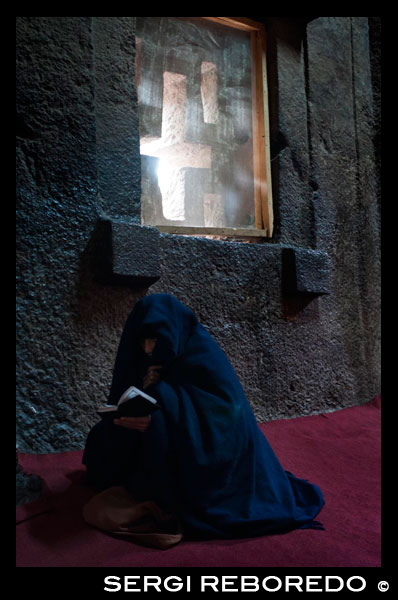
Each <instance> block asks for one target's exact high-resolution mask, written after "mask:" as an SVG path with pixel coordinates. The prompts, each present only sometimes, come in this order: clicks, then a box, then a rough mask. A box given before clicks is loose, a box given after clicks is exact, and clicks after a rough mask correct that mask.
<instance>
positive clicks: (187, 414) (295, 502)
mask: <svg viewBox="0 0 398 600" xmlns="http://www.w3.org/2000/svg"><path fill="white" fill-rule="evenodd" d="M145 335H156V337H157V339H158V341H157V344H156V347H155V350H154V352H153V357H152V362H153V364H161V365H162V372H161V380H160V382H159V383H157V384H152V385H151V386H149V387H147V388H146V390H145V391H146V392H147V393H148V394H150V395H152V396H154V397H155V398H156V399H157V400H158V402H159V403H160V406H161V408H160V410H158V411H156V412H154V413H153V414H152V418H151V423H150V426H149V428H148V429H147V431H146V432H145V433H141V432H137V431H132V430H126V429H124V428H122V427H120V426H117V425H114V424H113V422H112V421H111V420H109V419H103V420H102V421H101V422H99V423H98V424H97V425H95V426H94V428H93V429H92V430H91V432H90V433H89V436H88V439H87V443H86V448H85V452H84V457H83V462H84V464H85V465H86V467H87V476H88V481H89V482H90V483H91V484H93V485H95V486H96V487H97V488H98V489H104V488H106V487H110V486H112V485H124V486H125V488H126V489H127V490H128V491H129V492H130V493H131V494H132V495H133V496H134V497H135V498H136V499H138V500H147V499H150V500H154V501H155V502H157V503H158V504H159V506H161V507H162V508H164V509H165V510H167V511H169V512H172V513H173V514H176V515H177V516H178V517H179V518H180V521H181V523H182V526H183V531H184V533H185V535H188V536H189V535H193V536H195V537H197V536H200V537H207V538H209V537H210V538H211V537H217V538H238V537H252V536H261V535H265V534H271V533H279V532H285V531H289V530H291V529H295V528H300V527H302V528H306V527H310V528H322V526H321V525H320V523H318V522H317V521H314V518H315V517H316V516H317V514H318V513H319V511H320V510H321V508H322V506H323V504H324V500H323V496H322V492H321V490H320V489H319V487H318V486H316V485H314V484H311V483H309V482H308V481H306V480H303V479H298V478H296V477H295V476H294V475H293V474H292V473H289V472H287V471H285V470H284V469H283V468H282V466H281V464H280V463H279V461H278V459H277V457H276V456H275V454H274V452H273V450H272V448H271V446H270V445H269V443H268V441H267V439H266V437H265V436H264V434H263V433H262V431H261V430H260V428H259V427H258V425H257V422H256V419H255V417H254V414H253V412H252V409H251V406H250V404H249V402H248V400H247V399H246V397H245V394H244V391H243V388H242V386H241V384H240V382H239V380H238V378H237V376H236V374H235V372H234V370H233V368H232V365H231V364H230V362H229V360H228V358H227V356H226V354H225V353H224V352H223V350H222V349H221V348H220V347H219V346H218V344H217V343H216V342H215V340H214V339H213V338H212V336H211V335H210V334H209V333H208V331H207V330H206V329H205V328H204V327H203V326H202V325H201V324H200V323H199V321H198V319H197V317H196V316H195V315H194V313H193V312H192V311H191V310H189V309H188V308H187V307H186V306H184V305H183V304H181V302H179V301H178V300H177V299H176V298H174V297H173V296H171V295H169V294H152V295H149V296H146V297H145V298H143V299H141V300H140V301H139V302H138V303H137V304H136V306H135V307H134V309H133V311H132V313H131V314H130V316H129V318H128V320H127V323H126V325H125V328H124V331H123V334H122V337H121V340H120V345H119V349H118V353H117V357H116V362H115V368H114V373H113V380H112V385H111V390H110V396H109V400H108V401H109V403H113V404H116V403H117V401H118V399H119V398H120V396H121V394H122V393H123V392H124V391H125V390H126V389H127V388H128V387H129V386H130V385H137V384H138V383H141V382H142V364H143V363H142V359H143V355H142V350H141V347H140V343H139V341H140V339H142V337H145ZM137 387H138V386H137ZM298 450H299V449H298Z"/></svg>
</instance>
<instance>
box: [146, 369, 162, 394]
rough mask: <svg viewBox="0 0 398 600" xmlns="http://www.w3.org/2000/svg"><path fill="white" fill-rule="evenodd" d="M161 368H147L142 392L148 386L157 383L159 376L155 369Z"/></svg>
mask: <svg viewBox="0 0 398 600" xmlns="http://www.w3.org/2000/svg"><path fill="white" fill-rule="evenodd" d="M161 368H162V365H152V366H151V367H148V369H147V372H146V375H145V376H144V381H143V384H142V387H143V388H144V390H145V388H147V387H148V385H152V384H153V383H158V382H159V381H160V374H159V373H157V369H161Z"/></svg>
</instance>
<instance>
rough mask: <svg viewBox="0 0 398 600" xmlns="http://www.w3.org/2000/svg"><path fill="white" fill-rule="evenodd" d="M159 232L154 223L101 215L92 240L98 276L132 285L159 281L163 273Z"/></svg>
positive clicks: (146, 285)
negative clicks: (152, 225)
mask: <svg viewBox="0 0 398 600" xmlns="http://www.w3.org/2000/svg"><path fill="white" fill-rule="evenodd" d="M159 236H160V234H159V231H158V230H157V229H155V228H154V227H148V226H146V225H139V224H137V223H132V222H129V221H127V220H122V219H111V218H107V217H101V218H99V219H98V220H97V223H96V226H95V229H94V232H93V234H92V237H91V240H90V247H91V252H90V254H91V259H92V267H93V270H94V275H95V278H96V280H97V281H99V282H100V283H106V284H114V285H126V286H132V287H149V286H150V285H152V284H153V283H155V282H156V281H157V280H158V279H159V278H160V276H161V271H160V260H159Z"/></svg>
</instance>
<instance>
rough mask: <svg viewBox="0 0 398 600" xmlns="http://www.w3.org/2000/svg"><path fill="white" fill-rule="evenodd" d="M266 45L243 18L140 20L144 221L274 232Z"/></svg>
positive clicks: (173, 228)
mask: <svg viewBox="0 0 398 600" xmlns="http://www.w3.org/2000/svg"><path fill="white" fill-rule="evenodd" d="M264 48H265V43H264V29H263V26H262V25H261V24H259V23H255V22H253V21H249V20H248V19H246V18H244V17H137V38H136V81H137V92H138V101H139V118H140V151H141V156H142V221H143V223H144V224H148V225H155V226H157V227H158V228H159V229H160V230H161V231H162V230H163V231H170V232H177V233H178V232H179V233H185V234H195V233H198V231H199V230H200V231H202V232H203V233H209V234H211V233H213V234H215V235H217V234H225V235H226V236H228V235H234V234H235V235H239V233H240V234H243V235H248V236H256V235H257V236H267V237H270V236H271V235H272V227H273V213H272V194H271V185H270V161H269V152H268V149H269V135H268V109H267V84H266V69H265V50H264Z"/></svg>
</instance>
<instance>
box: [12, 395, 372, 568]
mask: <svg viewBox="0 0 398 600" xmlns="http://www.w3.org/2000/svg"><path fill="white" fill-rule="evenodd" d="M380 406H381V401H380V397H378V398H376V399H375V400H373V401H372V402H369V403H367V404H365V405H363V406H359V407H353V408H345V409H343V410H339V411H336V412H333V413H328V414H323V415H316V416H310V417H300V418H296V419H288V420H280V421H272V422H269V423H266V424H262V425H261V429H262V430H263V431H264V433H265V435H266V436H267V438H268V440H269V442H270V444H271V446H272V447H273V449H274V450H275V452H276V454H277V456H278V458H279V460H280V462H281V464H282V465H283V467H284V468H285V469H286V470H287V471H291V472H293V473H294V474H295V475H296V476H297V477H302V478H304V479H308V480H309V481H311V482H313V483H316V484H318V485H319V486H320V487H321V489H322V491H323V493H324V497H325V507H324V508H323V509H322V511H321V513H320V515H319V517H318V518H319V520H320V521H321V522H322V523H323V525H324V526H325V531H317V530H311V529H301V530H296V531H293V532H289V533H286V534H283V535H273V536H267V537H261V538H252V539H243V540H233V541H231V540H228V541H220V540H215V541H206V542H202V541H201V542H191V541H182V542H181V543H180V544H179V545H177V546H175V547H174V548H171V549H169V550H155V549H152V548H144V547H142V546H138V545H136V544H133V543H131V542H128V541H123V540H118V539H114V538H112V537H110V536H107V535H106V534H104V533H101V532H100V531H97V530H95V529H93V528H91V527H89V526H88V525H87V524H86V523H85V522H84V521H83V518H82V516H81V508H82V506H83V504H85V502H87V500H88V499H89V498H90V497H91V495H92V492H91V491H90V490H88V489H87V488H85V487H84V486H83V485H82V483H81V482H82V476H83V473H84V469H83V468H82V465H81V456H82V452H80V451H76V452H64V453H60V454H44V455H30V454H20V455H19V461H20V465H21V467H22V469H23V471H24V472H25V473H34V474H37V475H40V476H41V477H42V478H43V479H44V481H45V487H46V493H45V496H44V497H43V498H41V499H40V500H38V501H37V502H34V503H31V504H26V505H24V506H20V507H17V566H19V567H379V566H380V564H381V561H380V553H381V552H380Z"/></svg>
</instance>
